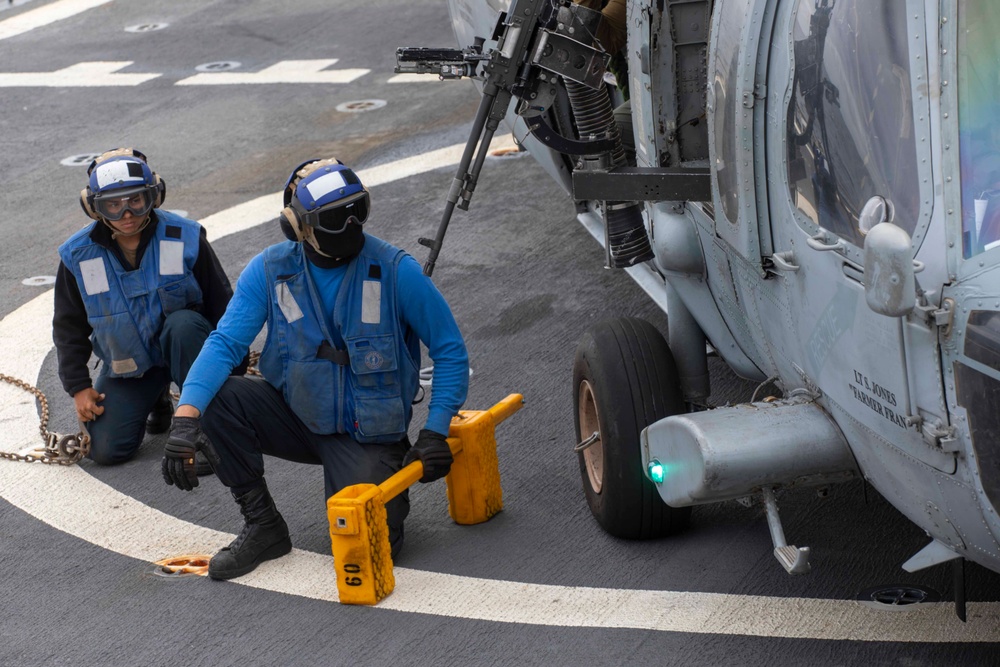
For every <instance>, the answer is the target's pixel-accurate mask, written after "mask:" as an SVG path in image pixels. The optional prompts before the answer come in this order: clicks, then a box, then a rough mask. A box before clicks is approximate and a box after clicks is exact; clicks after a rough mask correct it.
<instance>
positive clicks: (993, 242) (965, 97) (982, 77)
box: [958, 0, 1000, 258]
mask: <svg viewBox="0 0 1000 667" xmlns="http://www.w3.org/2000/svg"><path fill="white" fill-rule="evenodd" d="M998 31H1000V13H998V12H997V6H996V5H995V4H994V3H992V2H981V1H980V0H963V1H961V2H959V4H958V54H959V57H958V127H959V149H960V151H961V159H962V240H963V243H962V247H963V251H964V256H965V257H967V258H968V257H971V256H973V255H977V254H979V253H981V252H983V251H985V250H991V249H992V248H994V247H997V246H1000V41H998V35H1000V32H998Z"/></svg>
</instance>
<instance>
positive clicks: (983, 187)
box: [396, 0, 1000, 620]
mask: <svg viewBox="0 0 1000 667" xmlns="http://www.w3.org/2000/svg"><path fill="white" fill-rule="evenodd" d="M583 4H593V5H596V7H594V8H593V9H592V8H590V7H584V6H583ZM602 4H604V5H605V6H604V12H603V14H602V12H601V11H600V8H601V6H602ZM614 5H618V6H617V11H618V14H617V16H611V15H610V14H609V11H611V10H615V7H614ZM449 11H450V14H451V16H452V24H453V27H454V30H455V33H456V37H457V39H458V43H459V44H463V45H470V46H466V47H464V48H460V49H451V48H443V49H423V48H402V49H399V50H398V51H397V68H396V71H397V72H416V73H429V74H437V75H438V76H439V77H441V78H442V79H454V78H463V77H469V78H472V79H473V80H474V81H475V82H476V85H477V87H479V88H480V90H481V92H482V95H483V96H482V101H481V104H480V107H479V112H478V113H477V115H476V118H475V120H474V122H473V129H472V132H471V134H470V138H469V143H468V144H467V146H466V151H465V154H464V155H463V159H462V161H461V163H460V164H459V168H458V173H457V175H456V178H455V179H454V181H453V184H452V187H451V190H450V192H449V193H448V197H447V203H446V207H445V212H444V215H443V218H442V221H441V225H440V226H439V228H438V234H437V236H436V237H435V238H434V239H421V240H420V242H421V243H423V244H424V245H426V246H428V247H429V248H430V255H429V258H428V260H427V264H425V273H427V274H428V275H429V274H430V273H431V272H432V271H433V268H434V263H435V260H436V259H437V257H438V253H439V252H440V250H441V248H442V244H443V240H444V235H445V232H446V230H447V226H448V222H449V220H450V218H451V216H452V213H453V211H454V209H455V208H456V207H457V208H459V209H466V210H467V209H468V207H469V201H470V199H471V198H472V194H473V193H474V191H475V188H476V185H477V180H478V175H479V169H480V167H481V166H482V163H483V159H484V155H485V151H486V147H488V145H489V141H490V139H491V138H492V136H493V133H494V132H496V131H497V130H498V129H499V127H500V125H501V124H504V125H505V126H506V127H507V128H508V129H509V130H510V131H511V132H512V133H513V135H514V137H515V141H517V142H518V143H519V144H520V146H521V147H522V149H524V150H527V151H528V152H530V154H531V155H532V157H533V158H534V159H535V160H536V161H537V162H538V163H539V164H540V165H541V167H542V168H543V169H544V170H545V171H546V172H547V173H548V174H549V175H550V176H551V177H552V178H553V179H554V180H555V181H556V182H557V183H558V184H559V185H561V186H562V188H563V189H564V190H565V191H566V193H567V195H568V196H570V197H572V198H573V200H574V201H575V202H576V206H577V213H578V215H577V217H578V218H579V220H580V221H581V222H582V223H584V225H585V226H587V227H588V228H589V229H591V230H594V231H596V232H597V234H598V235H599V236H601V237H602V238H603V245H604V250H605V262H606V265H607V266H608V267H611V268H621V269H624V270H627V271H629V272H630V273H632V274H633V277H636V276H641V278H642V280H643V281H645V284H646V285H647V291H648V292H650V293H651V294H652V295H653V296H654V298H655V300H656V301H657V303H658V304H660V305H661V307H663V308H664V309H665V310H666V311H667V313H668V332H667V335H666V336H664V335H663V334H662V333H661V332H660V331H658V330H657V329H656V328H655V327H653V326H652V325H651V324H649V323H648V322H645V321H642V320H639V319H635V318H622V319H619V320H614V321H610V322H603V323H601V324H598V325H596V326H595V327H593V328H592V329H590V330H589V331H588V332H586V333H585V334H584V336H583V338H582V339H581V341H580V343H579V346H578V349H577V351H576V357H575V362H574V373H573V388H572V389H573V393H574V405H575V409H576V415H575V417H576V419H575V421H576V436H577V443H578V444H577V446H576V450H577V452H578V457H579V461H580V471H581V479H582V482H583V488H584V493H585V496H586V500H587V503H588V505H589V507H590V510H591V512H592V514H593V515H594V517H595V518H596V520H597V521H598V523H599V524H600V525H601V526H602V527H603V528H604V529H605V530H606V531H608V532H609V533H611V534H613V535H616V536H619V537H624V538H632V539H645V538H654V537H661V536H666V535H670V534H673V533H676V532H677V531H680V530H682V529H684V528H685V527H686V525H687V524H688V523H689V519H690V514H691V508H692V507H693V506H695V505H700V504H706V503H716V502H721V501H727V500H734V499H737V500H743V501H747V500H754V501H759V502H760V503H761V504H762V505H763V507H764V509H765V512H766V516H767V520H768V527H769V530H770V533H771V539H772V542H773V545H774V555H775V557H776V558H777V560H778V561H779V563H780V564H781V565H782V566H783V567H784V568H785V570H787V571H788V572H789V573H790V574H803V573H806V572H808V571H809V570H810V564H809V556H810V550H809V547H805V546H803V547H799V546H796V545H794V544H790V543H789V542H788V540H786V538H785V534H784V530H783V527H782V523H781V517H780V514H779V511H778V506H777V502H776V499H775V497H776V496H775V494H776V493H778V492H780V491H782V490H783V489H788V488H794V487H810V486H815V487H820V488H824V487H829V486H830V485H832V484H835V483H839V482H844V481H847V480H851V479H858V478H863V479H864V480H865V481H866V482H867V483H868V484H870V485H871V486H872V487H873V488H874V489H876V490H877V491H878V492H879V493H880V494H881V495H882V496H884V497H885V498H886V499H887V500H888V501H889V502H890V503H891V504H892V505H893V506H894V507H896V508H897V509H898V510H899V511H900V512H901V513H902V514H903V515H904V516H906V517H907V518H908V519H909V520H910V521H912V522H913V523H914V524H916V525H917V526H918V527H919V528H921V529H922V530H923V531H925V532H926V534H927V536H928V537H929V538H930V539H929V543H928V544H927V545H926V546H925V547H924V548H923V549H921V550H920V551H918V552H917V553H915V554H914V555H913V556H912V557H911V558H909V559H908V560H907V561H906V562H905V563H903V564H902V567H903V569H904V570H906V571H909V572H914V571H918V570H921V569H924V568H927V567H931V566H933V565H937V564H941V563H946V562H949V561H951V562H953V564H954V568H955V573H956V577H955V582H956V583H955V604H956V612H957V613H958V615H959V617H960V618H962V620H965V591H964V575H963V570H962V567H963V566H964V562H965V561H966V560H969V561H973V562H975V563H978V564H980V565H982V566H984V567H986V568H988V569H990V570H993V571H995V572H1000V543H998V540H1000V517H998V516H997V509H998V508H1000V410H998V409H997V407H998V405H1000V123H998V122H996V121H997V113H996V110H997V109H998V108H1000V106H998V105H1000V87H998V86H997V85H996V84H997V81H998V80H1000V45H998V43H997V42H996V40H995V39H994V37H993V36H994V35H995V34H996V33H997V30H996V28H998V27H1000V9H998V8H995V7H994V6H993V5H992V4H991V3H978V2H974V1H973V0H935V1H934V2H929V1H927V0H892V1H890V0H876V1H872V0H714V1H713V0H655V1H654V0H630V1H628V2H620V1H616V0H612V2H611V3H601V2H595V3H587V2H583V3H581V4H574V3H572V2H569V0H512V1H511V2H501V1H498V0H485V1H483V0H449ZM602 21H603V23H602ZM612 43H614V44H613V45H612ZM609 68H610V69H609ZM610 70H613V72H612V71H610ZM626 95H628V98H627V100H626V99H625V96H626ZM637 279H638V278H637ZM709 354H714V355H717V356H718V357H720V358H721V359H723V360H724V361H725V362H726V364H727V365H728V366H729V368H731V369H732V370H733V371H734V372H735V373H736V374H737V375H739V376H741V377H743V378H746V379H748V380H752V381H756V382H759V383H760V385H759V387H758V389H761V388H763V387H765V386H775V387H778V388H779V389H780V391H779V392H778V393H779V394H780V395H779V396H777V397H774V396H768V397H766V398H765V399H764V400H757V398H758V396H757V392H755V394H754V396H753V397H752V398H751V400H750V402H749V403H745V404H739V405H727V406H721V407H716V406H710V405H708V404H707V398H708V396H709V395H710V393H711V391H710V390H711V388H710V379H709V373H708V356H709Z"/></svg>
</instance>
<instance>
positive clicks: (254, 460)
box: [201, 377, 410, 554]
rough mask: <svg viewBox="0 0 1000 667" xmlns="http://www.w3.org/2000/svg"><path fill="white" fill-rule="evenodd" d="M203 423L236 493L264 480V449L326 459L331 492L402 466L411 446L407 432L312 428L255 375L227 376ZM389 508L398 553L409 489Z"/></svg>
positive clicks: (302, 459) (222, 474)
mask: <svg viewBox="0 0 1000 667" xmlns="http://www.w3.org/2000/svg"><path fill="white" fill-rule="evenodd" d="M201 426H202V429H203V430H204V431H205V434H206V435H207V436H208V437H209V439H210V440H211V441H212V446H213V447H214V449H215V451H216V453H217V454H218V455H219V459H220V463H219V465H217V466H215V474H216V476H218V478H219V481H221V482H222V483H223V484H225V485H226V486H228V487H229V488H230V489H232V490H233V492H234V494H236V495H241V494H242V493H245V492H246V491H248V490H250V489H252V488H253V487H254V486H259V485H260V484H261V483H262V480H263V479H264V454H268V455H270V456H276V457H278V458H280V459H285V460H286V461H295V462H297V463H311V464H318V465H322V466H323V476H324V480H325V483H326V497H327V498H329V497H330V496H332V495H334V494H335V493H337V492H338V491H340V490H341V489H343V488H344V487H347V486H352V485H354V484H381V483H382V482H384V481H385V480H386V479H388V478H389V477H391V476H392V475H393V473H395V472H396V471H398V470H399V469H400V468H401V467H402V463H403V456H404V455H405V454H406V451H407V450H408V449H409V448H410V443H409V440H407V439H406V438H405V437H404V438H403V439H402V440H400V441H399V442H394V443H389V444H379V445H375V444H362V443H359V442H357V441H356V440H354V439H353V438H351V437H350V436H348V435H344V434H337V433H334V434H330V435H318V434H316V433H313V432H312V431H310V430H309V429H308V428H307V427H306V425H305V424H303V423H302V420H300V419H299V418H298V417H297V416H296V415H295V413H294V412H293V411H292V409H291V408H290V407H289V406H288V404H287V403H286V402H285V399H284V397H283V396H282V395H281V393H280V392H278V390H277V389H275V388H274V387H272V386H271V385H270V384H268V383H267V382H266V381H265V380H263V379H260V378H252V377H230V378H229V379H228V380H226V383H225V384H224V385H222V388H221V389H220V390H219V393H218V394H216V395H215V398H214V399H213V400H212V402H211V403H210V404H209V406H208V408H207V409H206V410H205V413H204V414H203V415H202V418H201ZM385 509H386V514H387V522H388V524H389V542H390V544H391V546H392V551H393V554H396V553H397V552H398V551H399V548H400V547H401V546H402V542H403V521H404V520H405V519H406V515H407V514H409V513H410V498H409V492H408V491H404V492H403V493H401V494H399V495H398V496H396V497H395V498H393V499H392V500H390V501H389V502H388V503H386V506H385ZM323 510H324V513H325V512H326V508H325V506H324V508H323Z"/></svg>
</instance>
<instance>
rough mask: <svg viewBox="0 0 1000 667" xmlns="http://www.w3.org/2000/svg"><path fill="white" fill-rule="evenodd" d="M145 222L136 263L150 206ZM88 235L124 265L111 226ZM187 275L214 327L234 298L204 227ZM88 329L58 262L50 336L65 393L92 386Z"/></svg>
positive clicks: (150, 229) (72, 282) (69, 276)
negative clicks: (54, 346)
mask: <svg viewBox="0 0 1000 667" xmlns="http://www.w3.org/2000/svg"><path fill="white" fill-rule="evenodd" d="M150 215H151V219H150V222H149V225H147V227H146V228H145V229H144V230H142V234H141V236H140V237H139V247H138V248H137V249H136V263H137V264H138V263H139V262H141V261H142V256H143V254H144V253H145V251H146V248H147V246H149V241H150V239H152V238H153V234H154V233H155V231H156V226H157V225H158V224H159V220H158V218H157V216H156V211H155V210H154V211H153V212H152V213H150ZM90 238H91V240H93V241H94V242H95V243H97V244H98V245H100V246H102V247H103V248H105V249H106V250H108V252H110V253H112V254H113V255H114V256H115V257H116V258H117V259H118V261H119V262H121V263H122V266H127V264H126V262H125V257H124V255H123V254H122V251H121V248H120V247H119V246H118V243H117V242H115V241H114V240H113V239H112V238H111V230H110V229H109V228H108V226H107V225H105V224H104V223H102V222H98V223H97V224H95V225H94V228H93V230H92V231H91V232H90ZM192 274H193V275H194V278H195V280H197V281H198V286H199V287H201V298H202V302H201V304H200V305H198V306H196V307H194V308H192V310H195V311H197V312H199V313H201V314H202V315H204V316H205V319H207V320H208V321H209V322H210V323H211V324H212V327H213V328H214V327H215V326H216V325H217V324H218V323H219V319H220V318H221V317H222V314H223V313H225V312H226V306H227V305H229V300H230V299H231V298H232V296H233V288H232V285H230V283H229V278H228V277H227V276H226V273H225V271H223V270H222V265H221V264H220V263H219V258H218V257H216V255H215V251H214V250H213V249H212V246H211V245H210V244H209V243H208V237H207V236H206V232H205V229H204V228H202V230H201V237H200V238H199V240H198V257H197V259H196V260H195V263H194V267H193V268H192ZM92 332H93V329H92V328H91V326H90V322H89V321H88V319H87V310H86V308H84V305H83V295H82V294H81V293H80V288H79V286H78V285H77V282H76V277H75V276H74V275H73V272H72V271H70V270H69V268H68V267H67V266H66V265H65V264H64V263H63V262H61V261H60V262H59V270H58V272H57V273H56V287H55V307H54V315H53V317H52V340H53V342H54V343H55V345H56V357H57V358H58V361H59V380H60V381H61V382H62V385H63V389H65V390H66V393H68V394H69V395H70V396H73V395H74V394H76V393H77V392H78V391H80V390H82V389H86V388H87V387H90V386H92V385H93V383H92V382H91V379H90V371H89V370H88V368H87V362H89V361H90V355H91V353H92V352H93V346H92V345H91V342H90V334H91V333H92Z"/></svg>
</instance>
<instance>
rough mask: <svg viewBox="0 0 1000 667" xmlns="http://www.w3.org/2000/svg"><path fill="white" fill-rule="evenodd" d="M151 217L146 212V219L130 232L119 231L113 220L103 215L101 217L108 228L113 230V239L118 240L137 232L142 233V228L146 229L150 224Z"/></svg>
mask: <svg viewBox="0 0 1000 667" xmlns="http://www.w3.org/2000/svg"><path fill="white" fill-rule="evenodd" d="M149 218H150V215H149V214H148V213H147V214H146V219H145V220H143V221H142V224H141V225H139V228H138V229H136V230H135V231H134V232H128V233H126V232H121V231H118V230H117V229H115V227H114V225H112V224H111V222H110V221H109V220H108V219H107V218H103V217H102V218H101V222H103V223H104V224H105V225H107V227H108V229H110V230H111V240H112V241H114V240H117V239H118V237H123V238H128V237H130V236H135V235H136V234H141V233H142V230H144V229H145V228H146V227H148V226H149Z"/></svg>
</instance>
